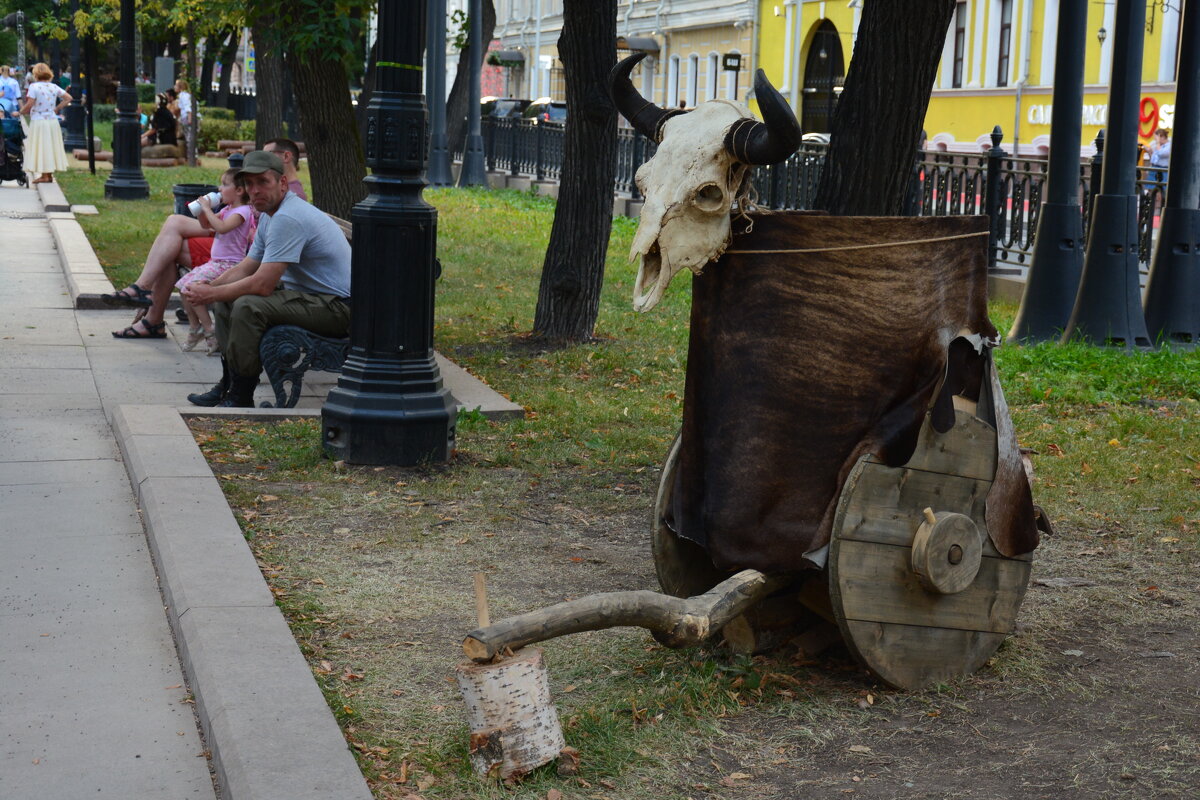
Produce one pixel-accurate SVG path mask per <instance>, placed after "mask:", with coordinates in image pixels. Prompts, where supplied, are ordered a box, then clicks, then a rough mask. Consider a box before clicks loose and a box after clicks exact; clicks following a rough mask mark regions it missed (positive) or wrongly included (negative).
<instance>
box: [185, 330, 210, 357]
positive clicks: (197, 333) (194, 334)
mask: <svg viewBox="0 0 1200 800" xmlns="http://www.w3.org/2000/svg"><path fill="white" fill-rule="evenodd" d="M205 338H206V337H205V335H204V329H203V328H192V329H191V330H189V331H188V335H187V341H186V342H184V343H183V349H184V352H187V353H190V352H192V351H193V350H195V349H196V345H198V344H200V343H201V342H203V341H204V340H205Z"/></svg>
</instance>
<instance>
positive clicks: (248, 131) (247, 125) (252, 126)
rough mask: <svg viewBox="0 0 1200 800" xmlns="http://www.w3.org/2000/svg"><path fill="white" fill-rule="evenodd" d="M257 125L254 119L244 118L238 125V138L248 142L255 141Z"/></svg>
mask: <svg viewBox="0 0 1200 800" xmlns="http://www.w3.org/2000/svg"><path fill="white" fill-rule="evenodd" d="M257 127H258V126H257V124H256V123H255V122H254V120H252V119H244V120H242V123H241V124H240V125H238V138H239V139H243V140H245V141H247V142H251V141H254V138H255V137H254V134H255V131H256V130H257Z"/></svg>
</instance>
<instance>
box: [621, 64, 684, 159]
mask: <svg viewBox="0 0 1200 800" xmlns="http://www.w3.org/2000/svg"><path fill="white" fill-rule="evenodd" d="M645 57H646V54H645V53H635V54H633V55H631V56H629V57H628V58H625V59H622V60H621V61H618V62H617V64H616V66H614V67H613V68H612V71H611V72H609V73H608V95H609V97H611V98H612V101H613V105H615V106H616V107H617V110H618V111H620V112H621V114H622V116H624V117H625V119H627V120H629V124H630V125H632V126H633V127H634V128H635V129H636V130H638V131H639V132H640V133H641V134H642V135H644V136H646V137H648V138H650V139H652V140H654V141H655V142H657V141H660V140H661V139H662V125H663V123H664V122H666V121H667V120H668V119H670V118H671V117H673V116H675V115H676V114H683V113H684V112H683V111H682V110H681V109H678V108H673V109H665V108H659V107H658V106H656V105H654V103H651V102H650V101H649V100H647V99H646V98H644V97H642V95H641V94H640V93H639V92H638V90H637V89H635V88H633V82H632V81H630V80H629V73H630V72H631V71H632V70H633V68H634V67H635V66H637V64H638V62H639V61H641V60H642V59H643V58H645Z"/></svg>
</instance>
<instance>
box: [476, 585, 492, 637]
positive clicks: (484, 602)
mask: <svg viewBox="0 0 1200 800" xmlns="http://www.w3.org/2000/svg"><path fill="white" fill-rule="evenodd" d="M475 619H476V620H477V621H478V623H479V627H481V628H486V627H487V626H489V625H491V624H492V616H491V614H489V613H488V599H487V573H486V572H476V573H475Z"/></svg>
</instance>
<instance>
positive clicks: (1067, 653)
mask: <svg viewBox="0 0 1200 800" xmlns="http://www.w3.org/2000/svg"><path fill="white" fill-rule="evenodd" d="M1062 654H1063V655H1064V656H1075V657H1076V658H1078V657H1079V656H1081V655H1083V651H1082V650H1063V651H1062Z"/></svg>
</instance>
